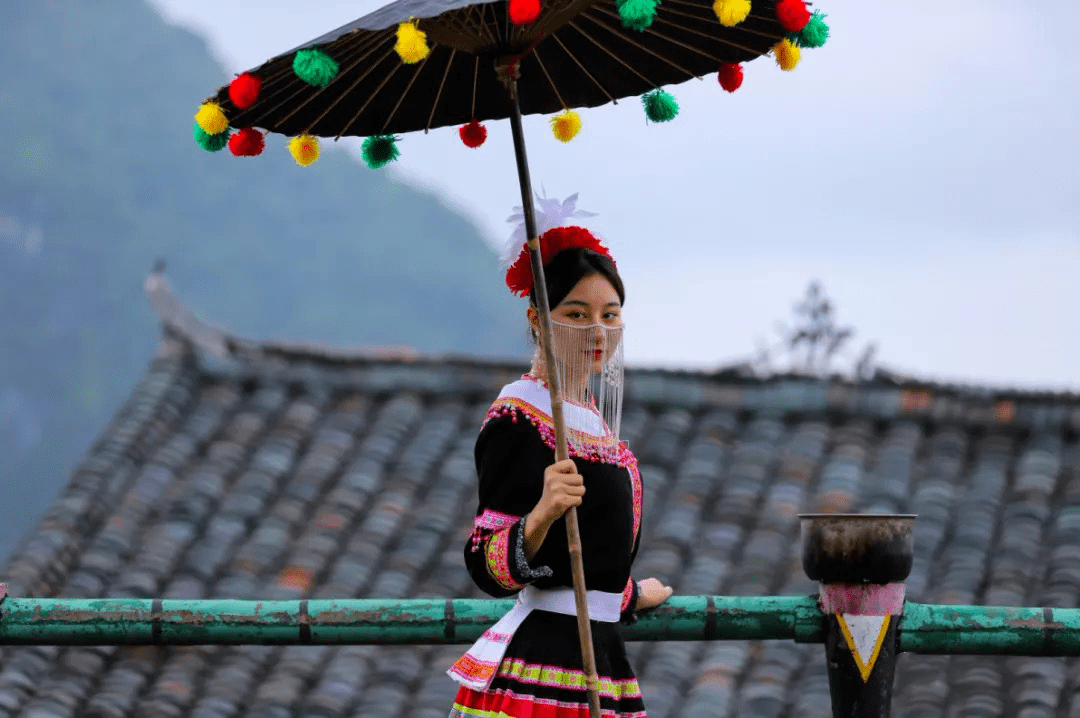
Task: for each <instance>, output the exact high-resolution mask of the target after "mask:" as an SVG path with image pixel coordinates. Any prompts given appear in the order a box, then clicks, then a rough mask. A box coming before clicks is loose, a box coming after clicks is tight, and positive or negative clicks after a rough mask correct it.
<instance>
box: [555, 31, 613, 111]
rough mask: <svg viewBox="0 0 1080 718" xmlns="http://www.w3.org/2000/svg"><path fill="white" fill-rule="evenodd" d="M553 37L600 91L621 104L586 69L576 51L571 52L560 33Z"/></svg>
mask: <svg viewBox="0 0 1080 718" xmlns="http://www.w3.org/2000/svg"><path fill="white" fill-rule="evenodd" d="M551 39H552V40H554V41H555V42H557V43H559V47H561V48H562V49H563V52H565V53H566V54H567V55H568V56H569V57H570V59H571V60H573V61H574V64H575V65H577V66H578V68H579V69H580V70H581V71H582V72H584V73H585V77H587V78H589V79H590V80H592V82H593V84H594V85H596V86H597V87H599V88H600V92H603V93H604V94H605V95H606V96H607V98H608V99H609V100H610V101H611V102H613V103H615V104H619V101H618V100H616V99H615V98H614V97H613V96H612V94H611V93H610V92H608V91H607V88H606V87H604V86H603V85H601V84H600V81H599V80H597V79H596V78H595V77H593V76H592V73H591V72H589V71H588V70H587V69H585V66H584V65H582V64H581V60H579V59H577V57H576V56H575V55H574V53H572V52H570V48H568V47H567V46H566V45H565V44H563V41H562V40H560V39H559V36H558V35H552V36H551Z"/></svg>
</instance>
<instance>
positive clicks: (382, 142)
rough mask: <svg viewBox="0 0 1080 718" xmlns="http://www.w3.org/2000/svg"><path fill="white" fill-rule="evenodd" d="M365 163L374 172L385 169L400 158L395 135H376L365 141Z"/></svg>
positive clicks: (363, 152)
mask: <svg viewBox="0 0 1080 718" xmlns="http://www.w3.org/2000/svg"><path fill="white" fill-rule="evenodd" d="M361 155H362V156H363V158H364V163H365V164H367V166H368V167H370V168H371V169H373V170H377V169H379V168H380V167H385V166H386V165H388V164H390V163H391V162H393V161H394V160H396V159H397V158H398V157H400V156H401V153H400V152H398V148H397V138H396V137H394V136H393V135H375V136H373V137H368V138H367V139H366V140H364V146H363V147H362V149H361Z"/></svg>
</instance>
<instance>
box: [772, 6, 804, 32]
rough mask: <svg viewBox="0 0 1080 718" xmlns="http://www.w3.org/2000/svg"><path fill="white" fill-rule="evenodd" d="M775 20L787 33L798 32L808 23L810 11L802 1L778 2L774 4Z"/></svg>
mask: <svg viewBox="0 0 1080 718" xmlns="http://www.w3.org/2000/svg"><path fill="white" fill-rule="evenodd" d="M776 19H777V20H779V21H780V24H781V25H782V26H783V28H784V29H785V30H787V31H788V32H800V31H802V29H803V28H804V27H806V23H808V22H810V11H809V10H807V9H806V3H805V2H803V0H780V2H778V3H776Z"/></svg>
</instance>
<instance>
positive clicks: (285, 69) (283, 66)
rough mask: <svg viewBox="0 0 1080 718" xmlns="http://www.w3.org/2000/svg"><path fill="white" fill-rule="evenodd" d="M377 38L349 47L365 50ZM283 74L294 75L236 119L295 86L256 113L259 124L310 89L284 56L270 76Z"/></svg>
mask: <svg viewBox="0 0 1080 718" xmlns="http://www.w3.org/2000/svg"><path fill="white" fill-rule="evenodd" d="M377 38H378V36H377V34H375V35H365V37H364V39H363V40H361V42H359V43H357V44H358V45H359V48H355V47H354V48H349V50H350V53H351V52H352V51H357V52H362V51H363V50H365V49H368V46H369V45H376V44H377V42H375V40H376V39H377ZM369 54H370V51H369ZM364 57H367V55H364V56H362V57H361V58H360V59H359V60H357V61H356V62H363V60H364ZM356 62H353V63H351V64H350V65H349V67H348V68H347V69H346V72H348V70H351V69H352V68H353V67H355V65H356ZM264 64H265V63H264ZM256 69H258V68H256ZM282 75H291V76H292V77H291V79H290V80H286V81H285V82H284V84H283V86H281V87H279V88H277V89H276V90H275V91H274V92H273V93H272V94H270V95H269V96H268V97H266V98H265V99H260V100H259V101H258V102H257V103H256V104H255V105H253V106H252V108H251V109H249V110H244V111H243V112H241V113H240V114H238V115H237V116H236V117H235V118H233V119H234V121H236V122H241V123H242V122H244V121H246V115H247V113H249V112H254V110H255V108H256V107H258V106H259V105H261V104H263V103H264V102H270V101H271V100H273V99H275V98H278V97H280V96H281V95H283V94H284V93H286V92H288V91H289V90H290V89H292V88H295V90H293V93H292V94H291V95H289V96H288V97H286V98H285V99H284V100H281V101H279V102H277V103H275V104H274V105H272V106H270V107H269V108H268V109H266V110H265V111H263V112H261V113H259V115H256V117H255V123H256V124H259V120H260V119H262V120H266V119H267V118H268V117H269V116H270V115H271V114H273V113H274V112H275V111H276V110H278V109H279V108H280V107H281V106H282V105H285V104H287V103H288V102H290V101H291V100H292V99H293V98H295V97H296V96H297V95H299V94H300V93H302V92H304V91H305V90H308V89H310V88H311V85H309V84H307V83H306V82H304V81H303V80H301V79H300V78H299V77H297V76H296V74H295V73H294V72H293V69H292V62H291V61H290V60H288V59H286V58H282V60H281V62H280V63H279V64H278V70H277V72H275V74H274V75H272V76H270V77H272V78H278V77H280V76H282ZM264 82H267V83H268V82H270V79H269V78H268V79H264ZM275 124H276V123H275ZM267 129H270V128H269V127H268V126H267Z"/></svg>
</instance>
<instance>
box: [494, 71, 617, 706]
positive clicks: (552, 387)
mask: <svg viewBox="0 0 1080 718" xmlns="http://www.w3.org/2000/svg"><path fill="white" fill-rule="evenodd" d="M508 70H509V71H510V72H515V71H516V68H508ZM500 74H501V73H500ZM507 79H508V82H507V89H508V90H509V92H510V105H511V111H510V129H511V131H512V132H513V135H514V156H515V157H516V159H517V169H518V181H519V183H520V184H521V202H522V211H523V213H524V214H525V235H526V237H528V240H527V244H528V247H529V262H530V265H531V266H532V275H533V287H534V288H535V291H536V304H537V306H536V311H537V313H538V314H539V315H540V345H541V346H542V347H543V348H544V364H545V366H547V367H548V372H547V374H548V375H547V383H548V389H549V391H550V392H551V420H552V422H553V423H554V424H555V460H556V461H562V460H564V459H567V458H569V456H570V453H569V451H568V450H567V444H566V422H565V420H564V419H563V405H562V387H560V386H559V376H558V373H557V372H555V371H553V369H554V367H555V351H554V347H553V346H552V342H551V335H552V329H551V310H550V308H549V307H548V296H547V285H546V284H544V263H543V261H542V259H541V255H540V238H539V237H537V233H536V217H535V215H534V214H533V212H534V209H533V193H532V181H531V179H530V178H529V161H528V158H527V157H526V156H525V135H524V132H523V131H522V129H521V106H520V104H519V103H518V96H517V78H516V77H515V76H512V75H511V76H509V77H508V78H507ZM564 516H565V518H566V538H567V542H568V543H569V545H570V571H571V574H572V575H573V579H574V602H575V604H576V606H577V622H578V637H579V638H580V639H581V662H582V666H583V667H584V669H585V686H586V688H587V690H588V692H589V715H590V716H591V718H601V716H600V679H599V677H598V676H597V675H596V654H595V652H594V651H593V641H592V630H591V628H590V626H589V602H588V598H587V597H586V594H585V564H584V563H583V562H582V560H581V532H580V531H579V530H578V520H577V509H575V508H574V507H570V509H569V510H568V511H567V512H566V514H565V515H564Z"/></svg>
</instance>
